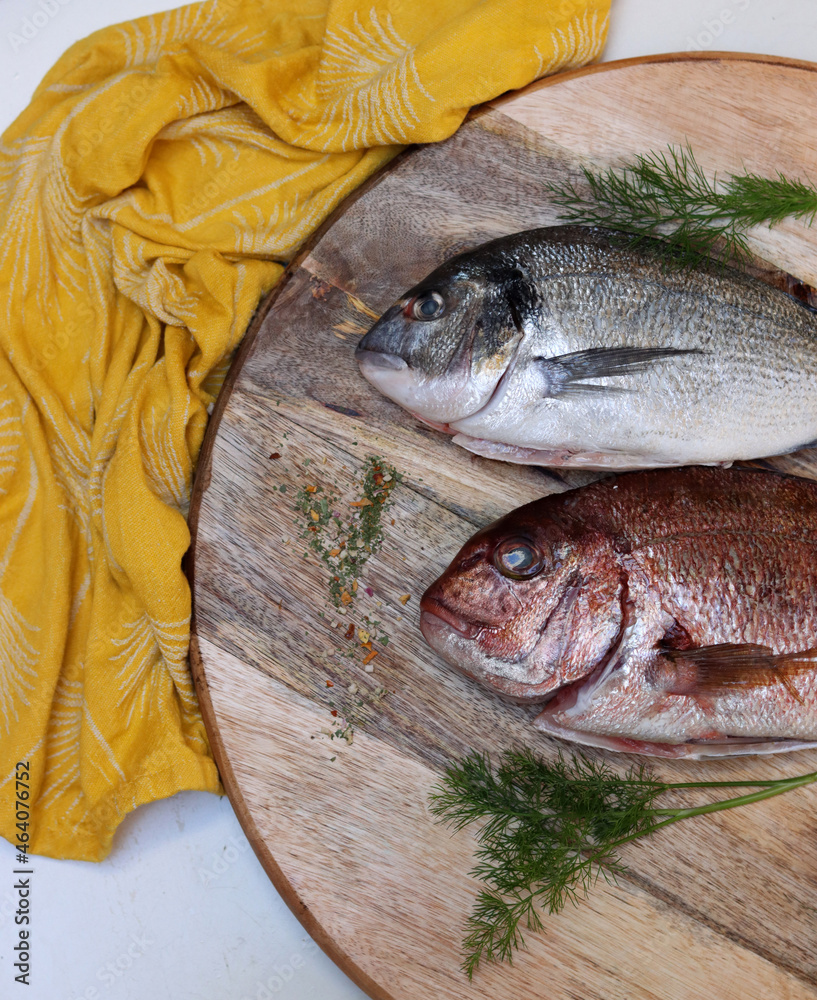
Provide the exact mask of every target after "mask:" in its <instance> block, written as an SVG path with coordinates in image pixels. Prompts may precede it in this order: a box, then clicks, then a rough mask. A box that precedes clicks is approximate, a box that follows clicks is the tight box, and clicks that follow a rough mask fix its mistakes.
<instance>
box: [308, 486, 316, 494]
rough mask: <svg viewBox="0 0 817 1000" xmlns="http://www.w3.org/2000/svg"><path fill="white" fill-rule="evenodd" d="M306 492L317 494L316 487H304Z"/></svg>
mask: <svg viewBox="0 0 817 1000" xmlns="http://www.w3.org/2000/svg"><path fill="white" fill-rule="evenodd" d="M306 492H307V493H317V492H318V487H317V486H307V487H306Z"/></svg>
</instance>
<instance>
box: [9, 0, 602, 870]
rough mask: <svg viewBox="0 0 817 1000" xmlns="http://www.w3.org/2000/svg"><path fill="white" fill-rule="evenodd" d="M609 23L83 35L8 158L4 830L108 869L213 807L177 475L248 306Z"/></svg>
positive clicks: (533, 18) (262, 20)
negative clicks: (428, 145) (322, 233)
mask: <svg viewBox="0 0 817 1000" xmlns="http://www.w3.org/2000/svg"><path fill="white" fill-rule="evenodd" d="M608 8H609V0H481V2H478V0H434V2H433V3H431V2H429V0H212V2H207V3H202V4H196V5H193V6H189V7H183V8H181V9H179V10H175V11H171V12H169V13H166V14H158V15H155V16H151V17H145V18H141V19H140V20H137V21H132V22H128V23H125V24H122V25H118V26H115V27H111V28H108V29H105V30H103V31H100V32H97V33H96V34H95V35H92V36H91V37H90V38H88V39H86V40H84V41H82V42H79V43H78V44H76V45H74V46H73V47H72V48H71V49H70V50H69V51H68V52H67V53H66V54H65V55H64V56H63V57H62V59H60V61H59V62H58V63H57V65H56V66H55V67H54V68H53V69H52V70H51V71H50V73H49V74H48V75H47V76H46V78H45V80H44V81H43V82H42V84H41V85H40V87H39V88H38V90H37V92H36V94H35V95H34V98H33V99H32V102H31V104H30V106H29V107H28V109H27V110H26V111H25V112H24V113H23V114H22V115H21V116H20V118H19V119H18V120H17V121H16V122H15V123H14V125H13V126H12V127H11V128H10V129H9V130H8V131H7V132H6V133H5V135H4V136H3V138H2V144H1V145H0V218H2V233H3V239H2V242H0V337H2V355H0V782H2V785H0V833H2V834H3V836H5V837H6V838H8V839H9V840H12V841H16V839H17V834H18V832H19V831H18V830H17V829H16V827H15V808H14V794H15V781H14V777H15V764H16V762H17V761H24V762H29V763H30V773H31V799H30V805H31V814H32V822H31V826H30V828H29V836H30V849H31V850H32V851H34V852H36V853H42V854H48V855H53V856H57V857H71V858H83V859H88V860H96V859H100V858H103V857H104V856H105V855H106V853H107V852H108V850H109V849H110V846H111V840H112V837H113V833H114V830H115V829H116V826H117V824H118V823H119V822H120V820H121V819H122V817H123V816H124V815H125V814H126V813H127V812H128V811H129V810H131V809H133V808H135V807H136V806H138V805H140V804H142V803H144V802H149V801H151V800H153V799H157V798H162V797H164V796H168V795H172V794H173V793H174V792H177V791H180V790H181V789H207V790H209V791H214V792H217V791H219V790H220V785H219V778H218V773H217V771H216V767H215V765H214V763H213V759H212V756H211V754H210V750H209V746H208V742H207V737H206V734H205V731H204V727H203V725H202V720H201V716H200V714H199V710H198V706H197V703H196V697H195V692H194V690H193V686H192V683H191V678H190V673H189V671H188V666H187V660H186V657H187V645H188V637H189V619H190V591H189V587H188V584H187V581H186V579H185V577H184V575H183V573H182V569H181V559H182V556H183V554H184V552H185V550H186V549H187V547H188V545H189V542H190V534H189V531H188V527H187V522H186V513H187V504H188V499H189V494H190V484H191V474H192V470H193V467H194V464H195V461H196V456H197V454H198V451H199V448H200V446H201V442H202V435H203V434H204V429H205V425H206V423H207V414H208V406H209V405H210V404H211V403H212V402H213V400H214V398H215V396H216V394H217V393H218V390H219V386H220V384H221V381H222V379H223V377H224V373H225V370H226V368H227V366H228V364H229V361H230V357H231V354H232V352H233V350H234V348H235V346H236V344H237V343H238V342H239V340H240V339H241V336H242V333H243V332H244V329H245V327H246V326H247V323H248V320H249V319H250V316H251V315H252V312H253V310H254V309H255V307H256V305H257V303H258V301H259V298H260V297H261V296H262V295H263V294H264V293H265V292H267V291H268V290H269V289H270V288H271V287H272V286H273V285H274V284H275V282H276V281H277V280H278V279H279V277H280V276H281V272H282V270H283V266H284V264H285V263H286V261H287V260H288V259H289V258H290V256H291V255H292V253H293V251H294V250H295V249H296V248H297V247H298V245H299V244H300V243H301V242H302V241H303V240H304V239H305V238H306V237H307V236H308V235H309V234H310V233H311V232H312V231H313V230H314V229H315V227H316V226H317V225H318V224H319V223H320V222H321V221H322V220H323V219H324V218H325V217H326V216H327V214H328V213H329V212H330V211H331V210H332V209H333V208H334V207H335V206H336V205H337V204H338V203H339V202H340V201H341V199H343V198H344V197H345V196H346V195H348V194H349V192H350V191H352V190H353V189H354V188H355V187H356V186H357V185H358V184H360V183H361V181H363V180H364V179H365V178H366V177H368V176H369V175H370V174H371V173H372V172H373V171H375V170H377V168H378V167H380V166H382V165H383V164H384V163H386V162H387V161H388V160H389V159H390V158H391V157H393V156H394V155H395V154H396V153H397V152H398V151H399V150H400V148H401V145H402V144H405V143H409V142H433V141H436V140H439V139H444V138H446V137H447V136H449V135H451V133H452V132H454V131H455V130H456V129H457V127H458V126H459V124H460V123H461V122H462V120H463V117H464V116H465V114H466V112H467V110H468V108H469V107H471V105H474V104H477V103H479V102H481V101H484V100H487V99H489V98H491V97H494V96H496V95H497V94H499V93H501V92H503V91H505V90H509V89H513V88H517V87H521V86H523V85H524V84H526V83H528V82H530V81H531V80H533V79H535V78H536V77H539V76H543V75H544V74H546V73H549V72H553V71H555V70H557V69H563V68H565V67H571V66H578V65H581V64H583V63H586V62H588V61H590V60H592V59H593V58H594V57H596V56H597V55H598V54H599V52H600V50H601V48H602V46H603V43H604V38H605V33H606V27H607V15H608Z"/></svg>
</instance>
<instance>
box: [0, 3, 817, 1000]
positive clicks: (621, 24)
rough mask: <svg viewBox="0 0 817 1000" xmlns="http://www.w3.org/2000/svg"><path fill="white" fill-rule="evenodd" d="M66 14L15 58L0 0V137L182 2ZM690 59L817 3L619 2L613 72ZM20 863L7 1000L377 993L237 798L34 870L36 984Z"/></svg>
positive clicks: (166, 808) (1, 901)
mask: <svg viewBox="0 0 817 1000" xmlns="http://www.w3.org/2000/svg"><path fill="white" fill-rule="evenodd" d="M429 2H432V0H429ZM542 2H548V0H542ZM59 4H60V6H59V8H58V10H57V12H56V13H55V14H54V15H53V17H52V18H51V20H50V21H49V22H48V24H46V25H44V26H43V27H42V28H41V29H39V30H38V31H37V33H36V34H35V35H34V36H33V37H32V38H31V39H30V40H29V41H27V42H26V44H25V45H24V46H21V45H19V44H17V45H16V47H15V46H14V45H13V44H12V40H11V39H10V37H9V36H10V35H11V34H12V33H15V34H19V33H20V31H21V26H22V24H23V22H24V19H25V18H31V16H32V15H33V14H34V13H35V12H36V11H38V10H40V6H39V0H0V53H2V55H0V95H2V96H0V130H2V129H5V128H6V126H7V125H8V124H10V123H11V121H12V120H13V119H14V117H15V116H16V115H17V114H18V113H19V112H20V111H21V110H22V109H23V108H24V107H25V105H26V104H27V102H28V100H29V97H30V95H31V93H32V91H33V89H34V87H35V86H36V84H37V83H38V82H39V80H40V78H41V77H42V76H43V74H44V73H45V72H46V70H47V69H48V68H49V67H50V66H51V65H52V63H53V62H54V61H55V60H56V59H57V58H58V57H59V55H60V54H61V53H62V52H63V51H64V50H65V48H66V47H67V46H68V45H70V44H71V43H72V42H74V41H76V40H77V39H79V38H82V37H83V36H84V35H87V34H88V33H90V32H91V31H95V30H96V29H98V28H101V27H104V26H105V25H106V24H111V23H114V22H117V21H123V20H126V19H128V18H133V17H139V16H141V15H143V14H150V13H155V12H157V11H161V10H165V9H166V8H167V7H168V6H170V5H172V0H170V2H163V0H107V2H106V3H99V2H98V0H59ZM48 6H49V7H50V8H52V9H53V6H54V5H53V4H50V5H48ZM418 6H419V2H418ZM730 14H731V15H732V16H731V17H730V16H729V15H730ZM39 20H41V18H40V19H39ZM30 33H31V32H29V34H30ZM691 48H697V49H704V50H716V49H722V50H729V51H735V52H763V53H768V54H774V55H783V56H791V57H795V58H800V59H811V60H815V61H817V3H815V2H814V0H685V2H684V3H679V2H678V0H613V12H612V23H611V28H610V36H609V41H608V44H607V49H606V51H605V53H604V59H605V61H608V60H613V59H623V58H627V57H629V56H640V55H647V54H649V53H654V52H676V51H681V50H688V49H691ZM14 853H15V852H14V851H13V850H12V848H11V846H10V845H9V844H7V843H6V842H5V841H2V840H0V997H3V998H16V997H19V998H20V1000H22V998H23V997H25V998H26V1000H79V998H83V1000H165V998H167V1000H270V998H271V997H285V998H287V1000H354V998H363V997H364V996H365V995H364V994H363V992H362V991H361V990H360V989H358V987H357V986H355V985H354V984H353V983H352V982H351V981H350V980H349V979H348V978H347V977H346V976H345V975H344V974H343V973H342V972H341V971H340V970H339V969H338V968H337V967H336V966H335V965H334V964H333V963H332V962H331V961H330V960H329V959H328V958H327V957H326V956H325V955H324V954H323V953H322V952H321V951H320V950H319V949H318V948H317V946H316V945H315V944H314V943H313V942H312V941H311V940H310V938H309V937H308V935H307V934H306V933H305V932H304V930H303V928H302V927H301V925H300V924H299V923H298V921H297V920H296V919H295V917H294V916H292V914H291V913H290V911H289V910H288V909H287V907H286V905H285V904H284V902H283V901H282V899H281V898H280V896H279V895H278V893H277V892H276V890H275V889H274V888H273V886H272V884H271V883H270V881H269V880H268V879H267V876H266V875H265V873H264V871H263V869H262V868H261V866H260V864H259V863H258V861H257V860H256V858H255V855H254V854H253V852H252V850H251V849H250V847H249V844H248V842H247V839H246V837H245V836H244V834H243V832H242V830H241V828H240V826H239V825H238V821H237V820H236V817H235V814H234V813H233V810H232V808H231V806H230V803H229V802H228V800H227V799H226V798H224V799H219V798H217V797H216V796H214V795H207V794H205V793H203V792H183V793H181V794H179V795H176V796H174V798H172V799H169V800H166V801H164V802H156V803H153V804H151V805H148V806H143V807H142V808H141V809H138V810H137V811H136V812H135V813H132V814H131V815H130V816H129V817H128V818H127V819H126V820H125V821H124V822H123V823H122V825H121V827H120V828H119V831H118V832H117V835H116V839H115V841H114V848H113V851H112V852H111V854H110V856H109V858H108V859H107V860H106V861H104V862H103V863H101V864H90V863H86V862H78V861H53V860H51V859H49V858H36V859H34V864H33V867H34V869H35V874H34V876H33V881H32V889H33V893H32V922H31V932H32V935H31V937H32V953H31V966H32V975H31V986H30V987H28V988H26V987H25V986H22V985H20V984H17V983H15V982H14V970H13V966H12V963H13V961H14V958H13V957H12V955H13V952H12V945H13V944H14V943H15V941H16V940H17V935H16V933H15V931H16V928H15V925H14V917H13V907H12V902H13V899H14V898H15V897H14V896H13V895H12V885H13V883H14V878H15V876H14V875H13V874H12V871H13V869H14V867H15V863H14Z"/></svg>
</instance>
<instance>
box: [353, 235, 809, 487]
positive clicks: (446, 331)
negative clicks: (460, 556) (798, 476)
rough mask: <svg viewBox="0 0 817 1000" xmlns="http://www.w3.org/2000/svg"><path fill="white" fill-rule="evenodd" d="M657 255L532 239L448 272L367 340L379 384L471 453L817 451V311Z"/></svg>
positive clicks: (361, 356) (600, 242)
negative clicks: (676, 265) (810, 446)
mask: <svg viewBox="0 0 817 1000" xmlns="http://www.w3.org/2000/svg"><path fill="white" fill-rule="evenodd" d="M665 260H666V258H665V256H662V255H661V254H660V252H659V251H658V250H657V249H656V245H655V244H654V243H653V241H645V242H644V243H643V244H639V246H638V247H635V248H633V247H631V246H629V245H628V244H627V242H626V241H625V240H624V239H622V238H621V234H616V233H612V232H610V231H608V230H604V229H598V228H586V227H580V226H559V227H554V228H548V229H532V230H529V231H527V232H522V233H516V234H514V235H512V236H506V237H503V238H502V239H498V240H494V241H492V242H490V243H486V244H484V245H483V246H482V247H479V248H478V249H476V250H474V251H472V252H469V253H464V254H461V255H459V256H457V257H454V258H452V259H451V260H449V261H447V262H446V263H445V264H443V265H442V266H441V267H439V268H437V270H435V271H434V272H432V274H430V275H429V276H428V277H427V278H426V279H425V280H424V281H421V282H420V284H419V285H416V286H415V287H414V288H412V289H411V290H410V291H408V292H407V293H406V294H405V295H404V296H402V297H401V298H400V299H399V300H398V301H397V302H396V303H395V304H394V305H393V306H392V307H391V308H390V309H388V310H387V312H386V313H384V315H383V316H382V317H381V318H380V319H379V320H378V322H377V323H375V325H374V326H373V327H372V328H371V330H369V332H368V333H367V334H366V335H365V336H364V337H363V339H362V340H361V341H360V344H359V346H358V349H357V352H356V357H357V360H358V363H359V364H360V369H361V372H362V374H363V375H364V376H365V377H366V378H367V379H368V380H369V381H370V382H371V383H372V385H374V386H375V387H376V388H377V389H379V390H380V391H381V392H382V393H384V394H385V395H386V396H388V397H390V398H391V399H393V400H395V401H396V402H397V403H399V404H400V405H401V406H403V407H405V408H406V409H407V410H409V411H411V412H412V413H413V414H414V415H415V416H417V417H418V418H419V419H421V420H423V421H425V422H426V423H429V424H431V425H432V426H435V427H437V428H438V429H440V430H443V431H445V432H447V433H450V434H453V435H454V441H455V443H457V444H459V445H462V447H464V448H467V449H468V450H469V451H472V452H475V453H477V454H479V455H486V456H488V457H491V458H499V459H504V460H505V461H510V462H519V463H527V464H537V465H551V466H559V467H579V468H585V469H636V468H650V467H661V466H677V465H689V464H702V465H718V464H728V463H730V462H732V461H735V460H737V459H748V458H757V457H760V456H764V455H776V454H783V453H785V452H789V451H794V450H796V449H798V448H801V447H804V446H806V445H808V444H811V443H813V442H814V440H815V438H817V314H815V311H814V310H812V309H810V308H809V307H808V306H805V305H803V304H802V303H800V302H798V301H797V300H796V299H794V298H792V297H791V296H789V295H787V294H786V293H785V292H783V291H780V290H779V289H776V288H773V287H771V286H770V285H767V284H765V283H763V282H761V281H759V280H757V279H756V278H753V277H750V276H748V275H746V274H742V273H740V272H738V271H735V270H732V269H728V268H725V269H720V270H719V269H717V268H714V267H713V268H710V269H707V268H704V267H701V268H697V269H692V270H690V269H680V268H673V267H667V266H666V263H665Z"/></svg>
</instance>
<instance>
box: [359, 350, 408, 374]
mask: <svg viewBox="0 0 817 1000" xmlns="http://www.w3.org/2000/svg"><path fill="white" fill-rule="evenodd" d="M355 361H357V363H358V364H359V365H360V367H361V370H362V369H368V370H369V371H378V370H379V371H395V372H399V371H402V370H403V369H404V368H408V362H407V361H406V360H405V359H404V358H401V357H400V355H399V354H385V353H384V352H383V351H368V350H366V349H365V348H363V347H357V348H355ZM364 377H365V375H364Z"/></svg>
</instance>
